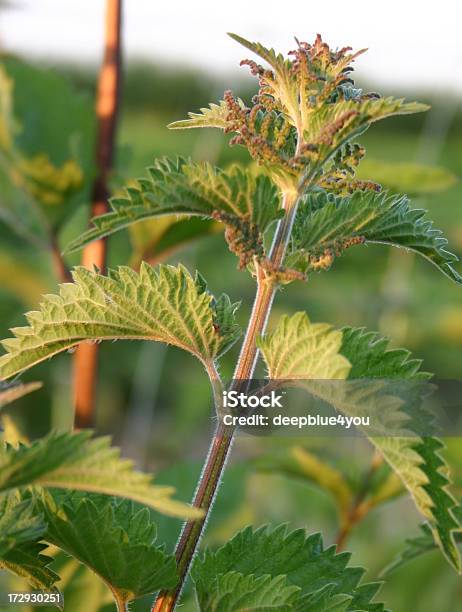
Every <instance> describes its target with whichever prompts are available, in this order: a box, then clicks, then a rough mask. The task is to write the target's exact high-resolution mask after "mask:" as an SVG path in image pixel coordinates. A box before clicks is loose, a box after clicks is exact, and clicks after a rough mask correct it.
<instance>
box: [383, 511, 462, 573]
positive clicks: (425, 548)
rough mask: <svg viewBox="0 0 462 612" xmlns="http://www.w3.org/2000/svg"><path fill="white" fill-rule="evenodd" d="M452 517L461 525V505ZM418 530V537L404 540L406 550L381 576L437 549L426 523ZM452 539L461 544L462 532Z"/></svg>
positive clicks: (458, 532)
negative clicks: (419, 532)
mask: <svg viewBox="0 0 462 612" xmlns="http://www.w3.org/2000/svg"><path fill="white" fill-rule="evenodd" d="M454 516H456V518H457V520H458V521H459V525H462V505H459V506H457V507H456V508H454ZM420 530H421V535H420V536H417V537H415V538H407V539H406V548H405V549H404V550H403V551H402V552H401V553H400V554H399V555H398V556H397V557H396V559H394V561H392V562H391V563H390V565H388V566H387V567H386V568H385V569H384V570H383V572H382V576H384V577H386V576H389V575H390V574H391V573H392V572H394V571H396V570H397V569H401V568H402V567H403V566H404V565H406V564H407V563H409V562H411V561H413V560H414V559H416V558H417V557H420V556H421V555H423V554H425V553H427V552H430V551H432V550H436V549H437V544H436V543H435V539H434V537H433V533H432V530H431V528H430V526H429V525H428V524H427V523H423V524H422V525H420ZM454 537H455V541H456V542H457V543H458V544H461V543H462V531H457V532H456V533H455V536H454Z"/></svg>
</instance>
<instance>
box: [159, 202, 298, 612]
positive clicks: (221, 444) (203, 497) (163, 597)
mask: <svg viewBox="0 0 462 612" xmlns="http://www.w3.org/2000/svg"><path fill="white" fill-rule="evenodd" d="M297 205H298V196H297V195H296V194H290V195H285V196H284V199H283V208H284V209H285V215H284V217H283V218H282V219H281V220H280V221H279V223H278V226H277V229H276V232H275V235H274V240H273V244H272V246H271V250H270V253H269V256H268V259H269V262H270V264H271V267H272V268H274V269H275V270H276V269H278V268H279V267H280V265H281V263H282V261H283V259H284V255H285V252H286V250H287V245H288V243H289V239H290V234H291V232H292V226H293V222H294V218H295V214H296V212H297ZM256 272H257V292H256V295H255V300H254V304H253V308H252V314H251V315H250V319H249V323H248V326H247V331H246V334H245V337H244V341H243V343H242V348H241V352H240V355H239V359H238V362H237V366H236V369H235V372H234V380H233V384H232V386H233V387H236V386H239V384H240V381H243V384H244V385H245V381H247V380H249V379H251V378H252V376H253V372H254V369H255V365H256V362H257V359H258V348H257V344H256V340H257V338H258V337H259V336H260V335H261V334H263V333H264V331H265V328H266V323H267V320H268V316H269V313H270V311H271V306H272V303H273V299H274V295H275V293H276V290H277V284H276V282H275V279H274V276H272V275H271V274H268V273H267V272H266V271H265V270H264V269H263V268H262V267H261V266H260V265H258V263H257V264H256ZM234 431H235V430H234V429H233V428H230V427H225V426H224V425H223V423H220V422H219V423H218V425H217V428H216V431H215V435H214V437H213V439H212V443H211V445H210V449H209V452H208V455H207V459H206V461H205V464H204V468H203V470H202V474H201V477H200V480H199V484H198V487H197V490H196V494H195V496H194V500H193V506H194V507H196V508H201V509H202V510H204V518H202V519H200V520H198V521H197V520H196V521H188V522H187V523H186V524H185V525H184V527H183V530H182V532H181V536H180V539H179V541H178V544H177V547H176V551H175V555H176V560H177V567H178V574H179V577H180V579H179V582H178V585H177V587H176V588H175V589H173V590H170V591H162V592H161V593H160V594H159V595H158V597H157V599H156V601H155V602H154V604H153V606H152V612H170V611H171V610H173V609H174V608H175V606H176V603H177V600H178V597H179V596H180V594H181V591H182V589H183V585H184V583H185V580H186V577H187V575H188V570H189V567H190V565H191V561H192V559H193V557H194V554H195V552H196V550H197V547H198V545H199V541H200V538H201V535H202V532H203V530H204V527H205V525H206V523H207V519H208V517H209V514H210V510H211V507H212V504H213V500H214V497H215V493H216V491H217V489H218V487H219V484H220V482H221V478H222V475H223V472H224V468H225V465H226V460H227V458H228V455H229V452H230V450H231V446H232V442H233V439H234Z"/></svg>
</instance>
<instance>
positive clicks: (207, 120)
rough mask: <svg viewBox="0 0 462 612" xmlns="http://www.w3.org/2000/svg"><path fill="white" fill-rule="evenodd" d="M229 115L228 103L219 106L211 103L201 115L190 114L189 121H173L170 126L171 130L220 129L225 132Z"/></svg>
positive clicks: (221, 102)
mask: <svg viewBox="0 0 462 612" xmlns="http://www.w3.org/2000/svg"><path fill="white" fill-rule="evenodd" d="M228 113H229V110H228V107H227V106H226V102H225V101H224V100H221V101H220V102H219V103H218V104H213V103H211V104H210V105H209V107H208V108H201V109H200V112H199V113H188V116H189V119H183V120H181V121H173V123H169V124H168V126H167V127H168V128H169V129H171V130H185V129H189V128H203V127H210V128H220V129H222V130H224V129H225V128H226V126H227V124H228V121H227V119H226V117H227V115H228Z"/></svg>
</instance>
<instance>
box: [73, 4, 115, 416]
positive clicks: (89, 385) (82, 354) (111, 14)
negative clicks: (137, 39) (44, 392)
mask: <svg viewBox="0 0 462 612" xmlns="http://www.w3.org/2000/svg"><path fill="white" fill-rule="evenodd" d="M121 17H122V0H107V1H106V34H105V51H104V60H103V64H102V67H101V70H100V74H99V80H98V93H97V100H96V114H97V118H98V136H97V143H96V166H97V175H96V178H95V182H94V185H93V196H92V206H91V213H90V214H91V216H92V217H94V216H97V215H101V214H103V213H105V212H106V211H107V209H108V203H107V199H108V179H109V174H110V172H111V169H112V165H113V159H114V142H115V132H116V126H117V115H118V106H119V90H120V81H121V65H122V62H121ZM82 265H83V266H86V267H88V268H92V267H93V266H97V267H98V268H99V269H100V270H101V271H104V269H105V267H106V240H105V239H101V240H97V241H96V242H93V243H91V244H89V245H88V246H87V247H85V249H84V250H83V254H82ZM97 365H98V345H97V344H88V343H85V344H81V345H80V346H79V347H78V349H77V351H76V354H75V359H74V408H75V425H76V427H79V428H81V427H90V426H91V425H92V422H93V413H94V405H95V391H96V374H97Z"/></svg>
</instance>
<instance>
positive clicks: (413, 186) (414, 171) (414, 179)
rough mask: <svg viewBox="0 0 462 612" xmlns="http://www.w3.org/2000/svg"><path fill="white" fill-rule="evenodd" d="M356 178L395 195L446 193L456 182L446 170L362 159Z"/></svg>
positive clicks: (410, 163) (423, 165)
mask: <svg viewBox="0 0 462 612" xmlns="http://www.w3.org/2000/svg"><path fill="white" fill-rule="evenodd" d="M356 178H358V179H360V180H361V179H363V180H368V179H373V180H374V181H377V183H380V184H381V185H384V186H385V187H387V188H388V189H391V190H393V191H395V192H397V193H412V194H427V193H437V192H440V191H446V190H447V189H449V188H450V187H452V186H453V185H454V184H455V183H456V182H457V177H456V176H455V175H454V174H453V173H452V172H451V171H449V170H447V169H446V168H442V167H440V166H428V165H425V164H417V163H413V162H387V161H382V160H376V159H370V158H367V159H364V160H363V161H362V162H361V164H360V165H359V167H358V170H357V172H356Z"/></svg>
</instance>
